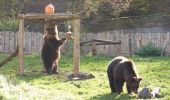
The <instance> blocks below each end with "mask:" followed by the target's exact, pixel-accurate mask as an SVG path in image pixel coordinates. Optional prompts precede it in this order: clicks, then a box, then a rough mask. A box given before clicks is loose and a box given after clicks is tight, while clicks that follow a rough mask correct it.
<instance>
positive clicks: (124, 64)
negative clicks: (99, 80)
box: [107, 56, 142, 94]
mask: <svg viewBox="0 0 170 100" xmlns="http://www.w3.org/2000/svg"><path fill="white" fill-rule="evenodd" d="M107 75H108V79H109V84H110V88H111V91H112V93H115V92H116V93H119V94H120V93H121V92H123V85H124V83H125V82H126V88H127V91H128V93H129V94H131V93H132V92H134V93H136V94H137V93H138V88H139V84H140V81H141V80H142V78H139V76H138V73H137V70H136V66H135V65H134V63H133V62H132V61H130V60H128V59H127V58H125V57H122V56H118V57H116V58H114V59H113V60H112V61H111V62H110V63H109V65H108V69H107Z"/></svg>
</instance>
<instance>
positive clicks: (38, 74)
mask: <svg viewBox="0 0 170 100" xmlns="http://www.w3.org/2000/svg"><path fill="white" fill-rule="evenodd" d="M65 74H66V72H61V73H59V74H52V75H48V74H47V73H46V72H44V71H42V70H32V71H29V72H25V74H24V75H17V76H16V77H17V78H18V80H21V81H26V82H32V81H34V80H41V81H45V80H57V81H66V77H65Z"/></svg>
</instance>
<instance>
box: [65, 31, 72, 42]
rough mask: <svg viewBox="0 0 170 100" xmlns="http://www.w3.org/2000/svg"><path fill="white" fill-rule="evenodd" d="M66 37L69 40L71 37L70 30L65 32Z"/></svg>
mask: <svg viewBox="0 0 170 100" xmlns="http://www.w3.org/2000/svg"><path fill="white" fill-rule="evenodd" d="M66 38H67V40H71V39H72V38H73V37H72V33H71V32H70V31H68V32H67V33H66Z"/></svg>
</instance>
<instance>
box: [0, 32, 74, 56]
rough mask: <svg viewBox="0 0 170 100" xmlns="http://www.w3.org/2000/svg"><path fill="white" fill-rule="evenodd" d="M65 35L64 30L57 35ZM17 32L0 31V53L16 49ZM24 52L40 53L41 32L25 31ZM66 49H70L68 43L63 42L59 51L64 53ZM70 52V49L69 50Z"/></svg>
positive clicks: (41, 45)
mask: <svg viewBox="0 0 170 100" xmlns="http://www.w3.org/2000/svg"><path fill="white" fill-rule="evenodd" d="M64 35H65V33H64V32H60V33H59V37H63V36H64ZM17 39H18V38H17V32H10V31H7V32H0V53H5V54H8V53H12V52H14V51H15V50H16V48H17V45H18V43H17V42H18V41H17ZM24 40H25V41H24V53H25V54H33V53H36V54H41V50H42V47H43V43H44V40H43V34H42V33H39V32H25V36H24ZM68 50H72V48H71V46H70V44H69V43H65V45H64V46H63V48H62V49H61V52H62V53H63V54H64V53H65V52H67V53H68ZM69 53H72V51H69Z"/></svg>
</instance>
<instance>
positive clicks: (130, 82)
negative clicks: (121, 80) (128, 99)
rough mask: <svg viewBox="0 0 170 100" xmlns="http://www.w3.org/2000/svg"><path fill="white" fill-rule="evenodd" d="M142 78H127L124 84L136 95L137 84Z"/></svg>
mask: <svg viewBox="0 0 170 100" xmlns="http://www.w3.org/2000/svg"><path fill="white" fill-rule="evenodd" d="M141 80H142V78H137V77H129V79H128V81H127V82H126V84H127V85H128V86H129V88H130V89H131V90H132V92H134V93H135V94H138V88H139V84H140V81H141Z"/></svg>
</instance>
